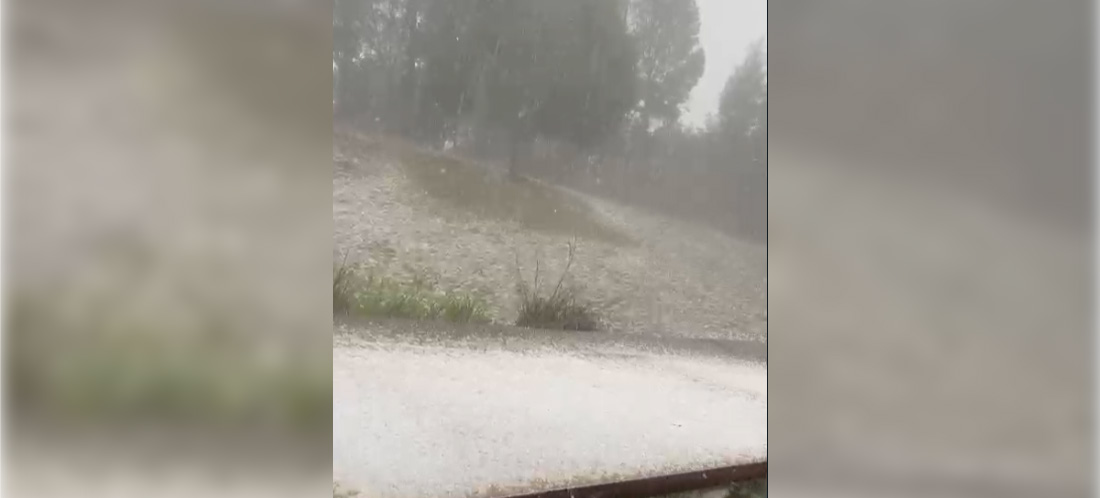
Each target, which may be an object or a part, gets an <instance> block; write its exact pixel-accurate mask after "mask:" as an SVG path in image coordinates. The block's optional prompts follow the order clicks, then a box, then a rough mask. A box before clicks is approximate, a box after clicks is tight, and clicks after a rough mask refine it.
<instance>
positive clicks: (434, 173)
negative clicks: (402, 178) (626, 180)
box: [379, 139, 633, 244]
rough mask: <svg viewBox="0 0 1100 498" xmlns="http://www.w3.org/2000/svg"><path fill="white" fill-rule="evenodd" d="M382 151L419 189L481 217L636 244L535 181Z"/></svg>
mask: <svg viewBox="0 0 1100 498" xmlns="http://www.w3.org/2000/svg"><path fill="white" fill-rule="evenodd" d="M379 143H380V144H381V145H380V147H381V148H382V149H383V150H384V151H386V152H387V153H389V154H391V155H394V156H395V157H396V158H397V159H398V160H399V161H400V162H401V163H402V164H403V165H404V169H405V171H406V173H407V174H408V177H409V179H410V180H412V182H413V184H414V185H415V186H416V188H418V189H421V190H423V191H424V192H426V193H427V194H428V195H429V196H431V197H433V198H435V199H437V200H439V201H441V202H442V203H443V204H444V205H445V206H447V207H453V208H458V209H461V210H463V211H466V212H468V213H473V214H475V215H476V216H478V217H481V218H488V219H497V220H506V221H516V222H518V223H519V224H520V225H522V226H523V227H524V228H526V229H530V230H537V231H542V232H547V233H553V234H565V235H571V236H578V237H583V238H588V239H594V240H599V241H603V242H610V243H613V244H630V243H632V242H633V241H632V240H631V239H630V237H628V236H627V235H626V234H624V233H623V232H621V231H620V230H618V229H616V228H614V227H612V226H609V225H608V224H606V223H604V222H602V221H601V220H599V219H598V215H597V214H596V213H595V212H593V211H592V209H591V208H590V207H589V206H588V205H586V204H585V203H584V202H583V201H581V200H580V199H577V198H575V197H573V196H571V195H569V194H567V193H566V192H564V191H562V190H560V189H558V188H555V187H553V186H551V185H548V184H546V183H544V182H541V181H538V180H534V179H531V178H525V177H520V178H508V177H507V175H503V174H493V173H492V172H491V171H490V170H489V169H488V168H487V167H482V166H478V165H476V164H472V163H469V162H466V161H463V160H460V159H457V158H454V157H450V156H444V155H438V154H432V153H429V152H425V151H423V150H420V149H418V148H416V147H415V146H412V145H410V144H406V143H402V142H400V141H399V140H396V139H393V140H391V139H386V140H385V141H379Z"/></svg>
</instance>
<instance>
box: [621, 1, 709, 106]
mask: <svg viewBox="0 0 1100 498" xmlns="http://www.w3.org/2000/svg"><path fill="white" fill-rule="evenodd" d="M630 8H631V9H630V12H631V13H630V26H631V33H632V35H633V36H634V39H635V41H636V42H637V44H638V53H639V54H640V56H639V59H638V80H639V82H638V85H639V88H640V92H639V95H638V96H639V97H640V98H641V101H642V102H643V104H642V105H641V106H640V108H639V111H640V114H641V115H642V116H644V117H653V118H660V119H662V120H664V121H665V122H666V123H674V122H676V120H677V119H679V117H680V107H681V106H682V105H683V104H684V102H686V101H687V99H688V96H689V95H690V94H691V90H692V89H693V88H695V85H696V83H698V81H699V78H700V77H702V76H703V69H704V68H705V66H706V57H705V55H704V52H703V49H702V47H700V46H699V7H698V6H697V5H696V3H695V0H679V1H674V2H669V1H667V0H631V2H630Z"/></svg>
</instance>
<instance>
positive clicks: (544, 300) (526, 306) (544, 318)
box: [516, 242, 600, 331]
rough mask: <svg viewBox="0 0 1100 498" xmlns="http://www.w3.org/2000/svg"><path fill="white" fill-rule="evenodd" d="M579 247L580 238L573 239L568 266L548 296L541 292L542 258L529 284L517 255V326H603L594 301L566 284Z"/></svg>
mask: <svg viewBox="0 0 1100 498" xmlns="http://www.w3.org/2000/svg"><path fill="white" fill-rule="evenodd" d="M576 248H577V245H576V242H570V243H569V256H568V259H567V260H566V263H565V269H563V270H562V273H561V276H560V277H558V283H557V284H556V285H555V286H554V290H553V292H551V293H550V295H548V296H543V295H541V294H540V293H539V261H538V260H537V259H536V260H535V278H534V282H533V283H532V285H530V286H529V285H527V281H526V280H525V279H524V278H523V274H522V270H521V269H520V266H519V256H518V255H517V256H516V292H517V293H518V294H519V299H520V306H519V317H518V318H517V319H516V325H517V326H520V327H528V328H540V329H552V330H578V331H594V330H600V317H599V314H598V313H597V312H596V310H595V309H594V308H593V307H592V305H591V304H590V303H586V302H582V301H580V300H579V299H578V298H577V293H576V291H575V290H574V289H572V288H570V287H563V285H562V284H563V283H564V282H565V277H566V276H567V275H568V274H569V269H570V268H571V267H572V265H573V257H574V256H575V254H576Z"/></svg>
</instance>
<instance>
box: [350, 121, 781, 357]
mask: <svg viewBox="0 0 1100 498" xmlns="http://www.w3.org/2000/svg"><path fill="white" fill-rule="evenodd" d="M371 140H373V139H372V138H371V137H366V136H363V135H358V134H354V133H349V132H343V133H341V134H339V138H338V139H337V140H336V145H335V146H334V151H333V155H334V160H335V162H336V171H335V173H334V176H333V219H334V225H335V227H334V229H335V244H336V251H337V252H338V253H347V254H348V258H349V261H353V262H359V263H365V264H368V265H371V266H374V267H377V268H382V270H380V271H383V272H385V273H391V274H399V275H405V276H409V275H410V274H413V273H416V274H420V275H422V276H423V275H427V276H428V277H429V278H431V279H433V280H435V281H437V283H438V284H439V286H440V287H443V288H446V289H456V290H465V291H470V292H475V293H479V294H483V295H484V296H485V297H486V298H487V299H488V301H489V302H490V304H491V307H492V309H493V312H494V314H495V315H496V317H497V318H498V319H500V320H502V321H511V320H513V319H514V317H515V314H516V306H517V303H516V300H515V293H514V288H515V282H516V261H517V257H518V260H519V264H520V266H521V267H522V269H523V271H524V275H525V276H526V278H527V279H531V278H532V275H533V272H534V268H535V259H536V255H538V258H539V260H540V274H541V275H542V277H541V278H542V280H543V282H547V281H549V282H550V283H549V284H548V285H552V284H553V282H554V281H556V278H557V276H558V275H559V274H560V271H561V268H562V267H563V265H564V263H565V256H566V251H567V249H566V244H567V242H568V241H569V240H571V238H572V236H571V234H570V233H568V232H569V230H568V229H567V228H568V227H566V229H561V228H562V227H561V223H557V224H556V225H554V226H553V228H554V229H553V230H551V229H541V226H540V225H532V224H531V223H529V221H530V218H531V216H530V213H526V212H524V210H529V209H531V207H530V206H526V205H523V204H522V203H523V202H525V201H524V199H530V202H543V203H545V202H546V201H545V199H541V198H540V199H535V198H534V197H533V196H532V195H530V194H528V193H522V194H517V195H516V196H513V197H515V198H518V199H520V201H515V202H519V203H520V204H516V205H514V206H512V207H511V208H508V207H507V206H506V207H504V208H500V209H497V211H500V210H502V209H503V210H507V209H514V210H515V212H516V213H517V216H516V217H515V218H514V219H508V217H507V216H505V217H503V218H502V217H500V216H494V217H487V216H484V215H483V214H484V213H480V212H478V210H477V209H469V208H468V206H464V205H463V204H462V203H461V201H462V199H461V197H458V199H459V201H460V202H459V203H458V204H456V203H454V202H450V201H453V200H454V199H448V198H441V193H440V189H439V184H438V182H437V183H436V184H432V185H428V186H427V187H426V186H425V184H424V183H423V181H422V177H423V175H422V173H423V170H415V169H413V168H425V167H427V168H437V166H436V165H435V164H434V163H433V164H432V165H427V166H426V165H423V164H411V162H412V160H410V159H408V156H404V157H403V156H401V155H394V154H388V153H387V152H386V150H385V148H384V147H383V148H378V147H374V146H371V145H367V144H368V142H371ZM440 164H442V166H438V170H437V169H431V170H430V172H431V173H432V174H437V176H438V175H446V174H462V175H480V178H476V179H474V180H471V178H470V177H466V176H464V177H462V178H456V180H455V181H454V185H455V188H456V189H457V188H459V186H460V185H461V186H463V187H462V188H466V189H469V188H470V187H469V185H470V184H471V183H474V182H485V183H488V184H489V186H488V187H486V186H484V185H482V186H480V187H479V188H480V193H479V194H477V195H482V196H484V195H485V192H489V193H490V194H494V195H495V194H496V193H498V192H507V191H508V189H514V188H518V187H516V186H515V185H513V184H511V183H509V180H507V179H504V178H501V176H500V175H499V174H496V173H494V172H492V171H491V170H490V169H488V168H476V167H475V168H465V169H462V170H461V171H460V172H455V173H452V172H450V171H446V170H447V167H448V166H447V165H446V164H448V163H440ZM450 164H454V165H455V166H457V163H450ZM456 169H457V168H456ZM439 170H443V171H439ZM410 173H415V174H410ZM440 177H441V178H444V180H442V181H443V185H444V187H443V188H444V189H445V188H446V187H447V185H448V184H447V183H446V177H445V176H440ZM538 188H545V189H554V190H555V191H556V192H557V193H558V194H561V196H562V197H561V198H562V199H564V200H563V201H561V202H562V203H563V204H562V205H560V206H557V207H555V206H554V205H553V204H550V203H545V204H540V205H539V206H538V208H539V209H545V210H553V209H576V210H579V211H578V212H579V213H581V214H577V215H576V216H574V217H573V218H570V219H571V220H579V221H573V222H574V223H576V224H577V225H578V227H580V228H585V227H588V226H590V225H591V224H592V223H593V222H595V223H598V224H601V225H602V226H606V227H608V229H610V230H614V231H616V232H618V233H622V234H624V235H625V236H626V237H625V238H621V239H622V240H617V239H616V238H611V237H599V236H596V235H589V232H590V231H589V232H585V231H584V230H581V229H578V230H576V233H580V234H581V235H580V236H579V237H578V250H577V254H576V259H575V261H574V263H573V271H572V276H573V277H574V279H573V283H575V284H576V285H578V286H579V287H580V288H581V289H582V295H583V296H584V297H586V298H588V299H590V300H592V301H595V302H597V303H598V304H599V306H600V307H601V308H603V309H604V310H605V313H606V315H607V318H608V322H609V323H608V328H609V329H610V330H611V331H613V332H625V333H640V334H659V335H666V336H681V337H705V338H728V339H734V338H737V339H754V340H764V338H765V336H766V333H767V332H766V330H767V308H766V295H765V293H766V283H767V280H766V279H767V275H766V258H767V248H766V246H764V245H760V244H755V243H751V242H747V241H743V240H738V239H734V238H731V237H729V236H728V235H725V234H723V233H721V232H719V231H717V230H713V229H710V228H708V227H704V226H701V225H694V224H691V223H687V222H684V221H682V220H675V219H671V218H666V217H662V216H659V215H655V214H651V213H646V212H643V211H641V210H638V209H633V208H629V207H625V206H622V205H617V204H615V203H612V202H608V201H604V200H600V199H595V198H592V197H589V196H584V195H582V194H579V193H575V192H567V191H565V190H562V189H558V188H556V187H550V186H545V185H542V186H539V187H538ZM451 194H452V192H446V191H443V195H442V196H443V197H456V196H457V195H460V194H455V195H451ZM471 195H474V194H471ZM501 195H504V194H501ZM467 200H469V201H470V204H471V205H473V203H475V202H476V201H477V199H467ZM498 208H499V206H498ZM582 208H583V209H582ZM555 213H556V211H555V212H554V213H551V212H549V211H548V212H547V213H546V214H548V215H552V214H555ZM536 214H537V213H536ZM582 216H583V217H587V218H583V219H582V218H581V217H582ZM532 227H534V228H532ZM597 235H598V234H597Z"/></svg>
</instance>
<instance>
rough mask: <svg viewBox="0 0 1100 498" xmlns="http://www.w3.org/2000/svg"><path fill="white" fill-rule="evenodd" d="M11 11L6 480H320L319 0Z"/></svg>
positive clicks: (240, 490)
mask: <svg viewBox="0 0 1100 498" xmlns="http://www.w3.org/2000/svg"><path fill="white" fill-rule="evenodd" d="M6 7H8V9H7V13H8V14H9V16H8V19H7V20H8V21H9V22H8V23H7V24H6V26H5V27H6V28H7V32H6V35H7V38H6V41H7V42H8V45H7V48H8V50H7V52H6V53H5V56H6V60H5V63H6V68H5V69H6V70H7V71H6V74H7V91H8V93H7V97H8V99H7V104H8V107H7V109H6V112H5V115H4V127H5V129H4V133H5V139H6V142H7V143H6V145H8V149H7V150H6V152H7V154H8V155H7V157H6V158H5V159H6V164H5V174H6V175H7V176H6V178H5V180H6V182H5V185H4V187H5V190H6V191H5V194H7V199H6V200H7V205H6V207H7V208H8V209H7V213H6V214H7V215H8V216H7V218H6V220H5V221H6V222H7V227H6V228H7V233H6V235H7V239H6V241H7V244H6V246H5V250H6V252H5V260H4V269H5V270H6V273H5V276H6V277H7V278H6V280H5V289H4V311H5V315H4V319H5V322H4V334H5V339H6V346H7V347H6V348H5V360H6V363H5V367H6V369H5V372H4V373H5V378H6V380H7V386H6V391H5V396H6V400H5V401H6V405H5V408H6V409H7V413H6V415H7V416H8V424H7V429H8V432H7V435H8V437H9V439H8V443H9V444H8V447H7V448H6V449H7V450H8V451H7V456H8V458H7V461H6V462H5V465H7V468H8V470H9V472H8V473H7V475H8V476H9V477H10V479H9V480H8V481H7V482H6V483H5V484H6V485H7V486H8V489H6V490H5V491H6V492H8V493H10V494H11V495H12V496H127V495H140V496H151V495H152V496H155V495H178V496H219V495H223V496H236V495H241V494H245V493H250V494H252V495H258V494H261V493H262V494H264V495H268V496H277V495H282V494H286V495H292V496H301V495H303V494H309V495H312V494H321V495H323V494H324V493H327V492H328V487H329V483H328V479H329V478H328V476H327V473H328V469H329V459H330V456H329V449H330V447H331V436H330V432H331V413H332V412H331V399H332V395H331V377H330V374H331V356H330V354H329V352H328V347H329V346H330V344H331V315H330V314H329V311H328V304H329V302H328V297H327V294H326V286H327V285H328V284H329V276H328V273H327V272H328V268H327V266H328V264H329V261H330V253H329V247H330V242H329V240H330V237H331V227H332V222H331V217H330V211H329V202H328V201H329V199H330V190H329V179H330V178H331V157H330V156H329V144H330V130H331V128H330V121H329V120H330V119H331V100H330V91H331V87H330V83H331V73H330V72H329V71H328V68H326V67H324V66H325V64H324V62H325V60H326V58H327V55H326V54H327V53H328V50H329V48H330V46H331V45H330V44H331V38H330V35H331V31H330V28H329V26H328V24H327V23H328V21H329V13H330V11H331V9H330V8H329V6H328V4H325V3H320V2H293V1H292V2H274V1H230V2H221V1H218V2H214V1H209V2H207V1H198V2H171V1H153V2H138V1H133V2H131V1H126V0H118V1H112V0H104V1H93V2H76V1H67V0H47V1H13V2H8V4H7V5H6Z"/></svg>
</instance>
